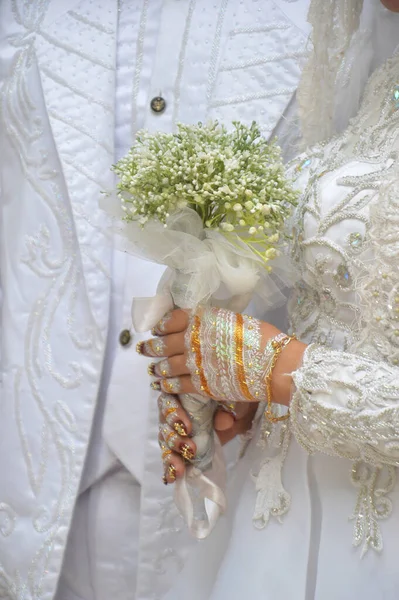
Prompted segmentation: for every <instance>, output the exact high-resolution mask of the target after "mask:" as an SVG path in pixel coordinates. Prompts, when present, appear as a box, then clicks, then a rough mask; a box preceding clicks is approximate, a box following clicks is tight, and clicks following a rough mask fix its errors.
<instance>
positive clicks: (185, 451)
mask: <svg viewBox="0 0 399 600" xmlns="http://www.w3.org/2000/svg"><path fill="white" fill-rule="evenodd" d="M180 452H181V455H182V457H183V458H185V459H186V460H193V458H194V456H195V454H194V452H193V451H192V449H191V448H190V446H189V445H188V444H182V445H181V446H180Z"/></svg>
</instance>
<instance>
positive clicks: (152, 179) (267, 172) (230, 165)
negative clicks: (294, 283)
mask: <svg viewBox="0 0 399 600" xmlns="http://www.w3.org/2000/svg"><path fill="white" fill-rule="evenodd" d="M113 170H114V171H115V173H116V174H117V176H118V179H119V181H118V184H117V195H118V198H119V199H120V203H121V207H122V209H123V211H124V214H125V219H126V220H127V221H129V220H130V221H138V222H139V223H140V225H141V226H142V227H144V226H145V225H146V224H147V223H148V222H150V221H154V220H156V221H159V222H161V223H162V224H164V225H165V226H166V221H167V219H168V217H169V215H172V216H173V215H175V214H176V213H178V212H179V211H181V210H184V209H185V208H186V207H188V208H190V209H192V210H194V211H196V212H197V214H198V215H199V216H200V218H201V220H202V223H203V225H204V227H207V228H209V229H213V230H215V231H219V229H220V230H221V231H222V232H226V233H232V232H235V233H236V234H237V235H240V236H242V239H243V241H244V242H245V243H247V245H248V247H249V248H250V249H252V250H253V251H254V252H256V254H257V255H258V256H262V257H263V259H264V262H265V263H267V262H268V261H269V260H271V259H272V257H273V258H274V257H275V256H276V255H278V250H277V248H276V246H277V244H279V243H280V245H281V243H282V242H280V238H282V231H283V228H284V224H285V222H286V221H287V218H288V217H289V215H290V212H291V207H292V206H293V205H295V204H296V201H297V198H298V193H297V192H296V191H295V190H294V189H293V187H292V185H291V183H290V182H289V181H288V180H287V179H286V177H285V174H284V167H283V164H282V160H281V152H280V149H279V147H278V146H277V145H276V144H275V143H274V142H268V141H267V140H265V139H264V138H263V137H262V136H261V133H260V130H259V127H258V126H257V125H256V123H252V125H250V126H249V127H248V126H246V125H244V124H242V123H239V122H234V123H233V128H232V129H231V130H230V131H228V130H227V129H226V128H225V127H224V126H222V125H219V124H218V123H217V122H210V123H208V124H206V125H202V124H198V125H182V124H178V126H177V132H176V133H161V132H159V133H155V134H151V133H149V132H147V131H141V132H139V133H138V135H137V138H136V143H135V145H134V146H133V147H132V148H131V149H130V150H129V152H128V153H127V155H126V156H124V157H123V158H122V159H121V160H119V161H118V163H117V164H116V165H115V166H114V167H113ZM238 227H240V228H241V229H238ZM248 234H249V235H250V236H256V238H254V239H251V240H250V239H249V238H248ZM266 248H267V250H265V249H266ZM265 267H266V268H267V269H268V270H269V269H270V268H271V267H270V266H269V265H268V264H265Z"/></svg>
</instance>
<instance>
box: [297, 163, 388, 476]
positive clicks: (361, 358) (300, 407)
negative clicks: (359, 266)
mask: <svg viewBox="0 0 399 600" xmlns="http://www.w3.org/2000/svg"><path fill="white" fill-rule="evenodd" d="M395 170H396V173H395V176H393V178H392V180H391V181H390V182H388V183H387V184H385V185H383V186H382V188H381V189H380V190H379V194H378V196H377V197H376V198H375V200H374V201H373V203H372V206H371V207H370V228H369V244H368V248H367V249H366V251H365V253H366V254H367V252H371V255H372V256H373V260H370V255H369V256H368V260H367V261H366V260H365V259H364V261H362V262H363V264H364V270H363V273H362V275H361V276H359V278H358V281H357V285H356V288H357V290H356V291H357V295H358V300H359V306H360V307H361V310H360V316H359V320H360V322H359V327H358V329H359V336H358V339H357V341H356V343H354V344H353V345H352V346H351V348H350V352H340V351H336V350H332V349H329V348H326V347H323V346H319V345H315V344H311V345H310V346H308V348H307V349H306V351H305V355H304V360H303V364H302V366H301V367H300V368H299V369H298V370H297V371H296V372H295V373H293V380H294V384H295V386H296V391H295V392H294V395H293V398H292V401H291V408H290V410H291V415H292V422H293V430H294V433H295V435H296V437H297V439H298V441H299V443H301V444H302V445H303V446H304V447H305V448H307V449H308V450H309V451H310V452H314V451H316V450H320V451H322V452H326V453H328V454H334V455H338V456H344V457H348V458H352V459H355V460H357V459H362V460H365V461H366V462H369V463H373V464H376V465H378V464H389V465H395V466H398V465H399V366H398V365H399V268H398V264H399V176H398V166H396V167H395Z"/></svg>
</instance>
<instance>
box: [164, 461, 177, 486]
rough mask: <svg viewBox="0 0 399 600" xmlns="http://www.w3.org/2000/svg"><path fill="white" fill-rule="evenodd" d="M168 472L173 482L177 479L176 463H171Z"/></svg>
mask: <svg viewBox="0 0 399 600" xmlns="http://www.w3.org/2000/svg"><path fill="white" fill-rule="evenodd" d="M166 474H167V477H169V479H171V482H172V483H173V482H174V481H175V480H176V468H175V466H174V465H169V467H168V468H167V470H166Z"/></svg>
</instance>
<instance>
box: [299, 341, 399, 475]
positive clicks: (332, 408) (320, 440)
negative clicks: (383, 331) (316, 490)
mask: <svg viewBox="0 0 399 600" xmlns="http://www.w3.org/2000/svg"><path fill="white" fill-rule="evenodd" d="M293 379H294V383H295V386H296V391H295V393H294V395H293V398H292V402H291V409H290V410H291V417H292V425H293V431H294V434H295V436H296V438H297V440H298V442H299V443H300V444H301V445H302V446H304V447H305V448H306V449H307V450H308V451H309V452H315V451H321V452H325V453H326V454H332V455H338V456H342V457H347V458H350V459H354V460H358V459H362V460H364V461H366V462H369V463H373V464H382V463H385V464H390V465H399V368H398V367H395V366H391V365H389V364H386V363H384V362H376V361H373V360H370V359H367V358H365V357H362V356H357V355H355V354H349V353H345V352H338V351H335V350H330V349H328V348H325V347H323V346H319V345H316V344H311V345H310V346H308V348H307V349H306V351H305V355H304V360H303V364H302V366H301V367H300V368H299V369H298V370H297V371H296V372H295V373H294V374H293Z"/></svg>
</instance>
